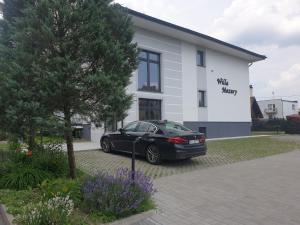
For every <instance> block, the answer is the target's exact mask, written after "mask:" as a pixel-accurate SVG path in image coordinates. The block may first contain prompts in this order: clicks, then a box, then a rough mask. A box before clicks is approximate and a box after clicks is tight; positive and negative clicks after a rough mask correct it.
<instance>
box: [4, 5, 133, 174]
mask: <svg viewBox="0 0 300 225" xmlns="http://www.w3.org/2000/svg"><path fill="white" fill-rule="evenodd" d="M21 13H22V14H23V15H22V17H20V19H18V20H16V22H14V23H11V24H10V26H11V31H12V32H13V35H11V37H13V42H14V45H15V51H14V52H9V54H12V57H11V60H12V62H13V63H15V64H17V66H16V68H14V69H13V70H14V71H13V72H12V71H8V73H18V71H22V73H23V70H25V71H27V70H28V72H26V73H27V74H28V75H29V74H30V75H32V77H33V80H30V82H33V83H32V84H33V86H37V87H38V93H40V96H41V98H40V100H38V102H39V103H40V104H41V105H43V104H46V105H47V107H46V108H47V110H50V111H52V112H56V113H63V122H64V133H65V140H66V143H67V149H68V159H69V168H70V177H71V178H75V158H74V150H73V138H72V117H74V116H75V115H84V116H86V117H91V118H92V117H94V116H95V115H96V114H97V110H98V109H101V108H103V105H106V104H107V102H108V100H107V99H108V98H112V96H116V95H117V94H118V95H123V96H126V93H125V91H124V90H125V88H126V86H128V84H129V80H130V76H131V73H132V71H133V70H134V69H135V68H136V64H137V60H136V57H137V46H136V44H133V43H132V38H133V29H132V24H131V18H130V16H128V14H127V13H126V10H125V9H124V8H122V7H121V6H120V5H118V4H114V3H113V2H112V0H40V1H33V2H27V3H26V5H25V10H23V11H21ZM15 54H17V55H19V56H20V57H21V58H23V59H24V60H26V62H28V64H27V63H20V61H18V60H16V59H15ZM22 73H18V74H22ZM20 76H23V75H20ZM120 90H122V91H120ZM116 97H117V96H116ZM119 97H121V96H118V98H119ZM124 108H126V107H124ZM47 110H46V111H47Z"/></svg>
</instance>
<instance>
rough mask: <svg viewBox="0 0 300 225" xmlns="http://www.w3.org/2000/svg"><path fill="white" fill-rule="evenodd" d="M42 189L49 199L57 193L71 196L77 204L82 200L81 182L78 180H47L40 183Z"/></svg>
mask: <svg viewBox="0 0 300 225" xmlns="http://www.w3.org/2000/svg"><path fill="white" fill-rule="evenodd" d="M40 189H41V191H42V193H43V195H44V197H46V198H48V199H50V198H53V197H54V196H56V195H60V196H62V197H67V196H70V199H71V200H72V201H73V202H74V203H75V205H79V203H80V202H81V200H82V195H81V183H80V182H79V181H78V180H66V179H56V180H45V181H43V182H42V184H41V185H40Z"/></svg>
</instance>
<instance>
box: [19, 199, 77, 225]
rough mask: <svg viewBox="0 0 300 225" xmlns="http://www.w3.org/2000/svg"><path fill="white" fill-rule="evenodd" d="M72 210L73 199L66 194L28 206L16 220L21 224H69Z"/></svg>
mask: <svg viewBox="0 0 300 225" xmlns="http://www.w3.org/2000/svg"><path fill="white" fill-rule="evenodd" d="M73 210H74V204H73V201H72V200H70V199H69V197H68V196H67V197H62V196H55V197H54V198H51V199H49V200H47V201H42V202H39V203H38V204H35V205H32V206H28V207H27V208H26V209H25V211H24V213H23V214H22V215H21V216H20V217H19V218H18V219H17V220H18V222H19V224H22V225H49V224H53V225H69V224H71V223H70V215H71V213H72V212H73Z"/></svg>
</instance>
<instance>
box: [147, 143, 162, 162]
mask: <svg viewBox="0 0 300 225" xmlns="http://www.w3.org/2000/svg"><path fill="white" fill-rule="evenodd" d="M146 158H147V161H148V162H149V163H151V164H159V163H160V154H159V150H158V148H157V147H156V146H154V145H150V146H149V147H148V148H147V152H146Z"/></svg>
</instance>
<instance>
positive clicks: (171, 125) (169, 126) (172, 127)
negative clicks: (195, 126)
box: [159, 121, 192, 133]
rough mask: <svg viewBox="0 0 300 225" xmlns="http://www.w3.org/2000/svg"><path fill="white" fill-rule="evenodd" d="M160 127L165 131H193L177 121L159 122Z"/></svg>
mask: <svg viewBox="0 0 300 225" xmlns="http://www.w3.org/2000/svg"><path fill="white" fill-rule="evenodd" d="M159 126H160V128H162V129H163V130H164V131H166V132H168V133H178V132H182V131H192V130H190V129H189V128H187V127H185V126H183V125H181V124H179V123H175V122H170V121H167V122H164V123H160V124H159Z"/></svg>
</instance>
